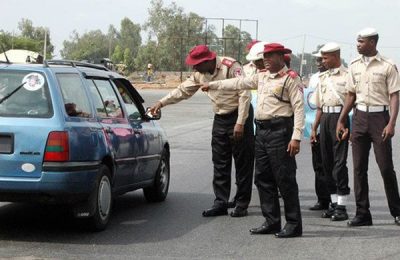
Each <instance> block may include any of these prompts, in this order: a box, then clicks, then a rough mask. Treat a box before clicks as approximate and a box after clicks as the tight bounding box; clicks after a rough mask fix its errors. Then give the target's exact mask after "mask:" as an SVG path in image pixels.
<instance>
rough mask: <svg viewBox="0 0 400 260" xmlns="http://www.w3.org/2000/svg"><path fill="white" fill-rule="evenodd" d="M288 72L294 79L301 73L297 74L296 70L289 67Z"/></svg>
mask: <svg viewBox="0 0 400 260" xmlns="http://www.w3.org/2000/svg"><path fill="white" fill-rule="evenodd" d="M286 73H287V74H289V76H290V77H291V78H292V79H295V78H297V77H298V76H299V74H297V72H296V71H294V70H292V69H288V70H287V71H286Z"/></svg>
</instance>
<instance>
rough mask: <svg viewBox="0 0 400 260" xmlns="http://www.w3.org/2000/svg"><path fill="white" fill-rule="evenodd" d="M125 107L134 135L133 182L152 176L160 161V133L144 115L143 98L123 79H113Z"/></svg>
mask: <svg viewBox="0 0 400 260" xmlns="http://www.w3.org/2000/svg"><path fill="white" fill-rule="evenodd" d="M113 81H114V83H115V84H116V86H117V88H118V91H119V93H120V95H121V97H122V101H123V102H124V106H125V107H126V110H127V114H128V119H129V123H130V124H131V126H132V128H133V132H134V135H135V138H134V141H135V146H134V148H135V154H136V159H137V162H138V165H137V173H136V175H135V183H140V182H143V181H146V180H149V179H152V178H153V177H154V174H155V172H156V170H157V167H158V165H159V163H160V159H161V152H162V145H161V135H160V133H159V130H158V128H157V127H156V126H155V124H154V121H151V120H149V119H148V118H147V117H146V116H145V111H144V108H143V106H142V102H141V101H143V99H142V97H141V96H140V95H139V94H138V93H137V92H136V90H135V89H134V88H133V86H132V85H131V84H130V83H129V82H128V81H126V80H125V79H114V80H113Z"/></svg>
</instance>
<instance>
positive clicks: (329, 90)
mask: <svg viewBox="0 0 400 260" xmlns="http://www.w3.org/2000/svg"><path fill="white" fill-rule="evenodd" d="M347 74H348V73H347V68H346V67H344V66H343V65H342V66H340V67H339V68H335V69H330V70H327V71H324V72H322V73H320V74H319V82H318V84H317V89H316V93H315V97H316V105H317V107H319V108H322V107H323V106H328V107H333V106H342V105H344V100H345V98H346V94H347V89H346V86H347V80H348V75H347Z"/></svg>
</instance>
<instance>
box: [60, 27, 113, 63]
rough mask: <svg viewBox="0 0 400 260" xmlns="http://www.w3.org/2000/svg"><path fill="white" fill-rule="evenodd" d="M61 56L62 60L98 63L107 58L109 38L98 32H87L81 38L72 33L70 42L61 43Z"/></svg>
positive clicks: (76, 33)
mask: <svg viewBox="0 0 400 260" xmlns="http://www.w3.org/2000/svg"><path fill="white" fill-rule="evenodd" d="M63 45H64V48H63V50H61V55H62V57H63V58H64V59H72V60H88V61H90V62H95V63H99V62H100V60H101V59H103V58H105V57H108V46H109V38H108V37H107V35H105V34H103V33H102V32H101V31H100V30H94V31H89V32H87V33H85V34H83V35H82V36H79V34H78V32H76V31H74V32H73V33H72V35H71V36H70V41H64V42H63Z"/></svg>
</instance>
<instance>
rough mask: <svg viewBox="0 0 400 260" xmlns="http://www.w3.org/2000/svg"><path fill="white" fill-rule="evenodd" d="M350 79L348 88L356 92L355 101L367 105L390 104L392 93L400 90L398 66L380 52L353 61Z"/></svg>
mask: <svg viewBox="0 0 400 260" xmlns="http://www.w3.org/2000/svg"><path fill="white" fill-rule="evenodd" d="M367 59H369V60H367ZM348 81H349V82H348V87H347V90H348V91H349V92H352V93H355V94H356V102H355V103H356V104H361V105H366V106H382V105H389V99H390V98H389V97H390V94H392V93H394V92H397V91H399V90H400V80H399V73H398V72H397V69H396V66H395V65H394V63H393V62H392V61H391V60H389V59H387V58H385V57H383V56H381V55H380V54H379V53H378V54H377V55H376V56H374V57H364V56H360V57H359V58H357V59H355V60H354V61H352V62H351V64H350V67H349V77H348Z"/></svg>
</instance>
